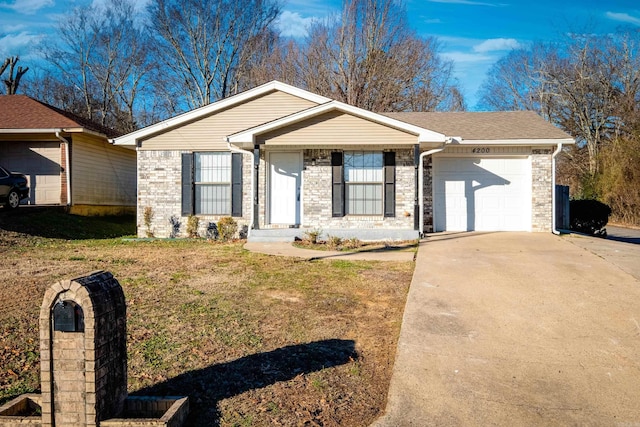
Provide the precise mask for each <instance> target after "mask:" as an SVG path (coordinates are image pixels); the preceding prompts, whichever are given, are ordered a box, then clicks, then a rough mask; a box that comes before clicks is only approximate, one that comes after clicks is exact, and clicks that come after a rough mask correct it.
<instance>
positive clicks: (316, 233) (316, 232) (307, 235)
mask: <svg viewBox="0 0 640 427" xmlns="http://www.w3.org/2000/svg"><path fill="white" fill-rule="evenodd" d="M321 234H322V230H321V229H320V228H313V229H311V230H309V231H305V232H304V237H303V240H306V241H307V242H309V243H311V244H312V245H315V244H317V243H318V238H319V237H320V235H321Z"/></svg>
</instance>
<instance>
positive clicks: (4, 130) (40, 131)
mask: <svg viewBox="0 0 640 427" xmlns="http://www.w3.org/2000/svg"><path fill="white" fill-rule="evenodd" d="M69 131H73V129H72V130H69V129H62V128H50V129H49V128H47V129H28V128H26V129H0V133H56V132H69Z"/></svg>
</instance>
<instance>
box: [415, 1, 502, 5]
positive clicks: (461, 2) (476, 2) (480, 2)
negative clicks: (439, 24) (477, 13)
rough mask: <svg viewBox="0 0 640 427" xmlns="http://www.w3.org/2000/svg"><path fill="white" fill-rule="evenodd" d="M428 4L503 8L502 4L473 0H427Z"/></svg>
mask: <svg viewBox="0 0 640 427" xmlns="http://www.w3.org/2000/svg"><path fill="white" fill-rule="evenodd" d="M428 1H429V2H430V3H449V4H466V5H469V6H491V7H496V6H503V5H502V4H494V3H486V2H482V1H474V0H428Z"/></svg>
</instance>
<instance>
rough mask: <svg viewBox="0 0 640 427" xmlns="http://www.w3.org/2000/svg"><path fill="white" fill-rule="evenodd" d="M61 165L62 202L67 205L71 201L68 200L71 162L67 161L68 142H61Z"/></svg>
mask: <svg viewBox="0 0 640 427" xmlns="http://www.w3.org/2000/svg"><path fill="white" fill-rule="evenodd" d="M60 166H61V167H62V172H60V204H61V205H66V204H67V203H69V200H67V174H68V173H69V172H68V171H69V162H67V144H66V143H60Z"/></svg>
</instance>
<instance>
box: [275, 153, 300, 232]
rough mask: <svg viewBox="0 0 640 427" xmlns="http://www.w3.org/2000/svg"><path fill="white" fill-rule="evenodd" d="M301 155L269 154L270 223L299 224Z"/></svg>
mask: <svg viewBox="0 0 640 427" xmlns="http://www.w3.org/2000/svg"><path fill="white" fill-rule="evenodd" d="M301 157H302V154H301V153H299V152H275V153H270V155H269V163H270V168H269V180H270V184H269V206H270V208H269V210H270V215H269V219H270V223H271V224H284V225H299V224H300V184H301V178H300V175H301V171H302V158H301Z"/></svg>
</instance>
